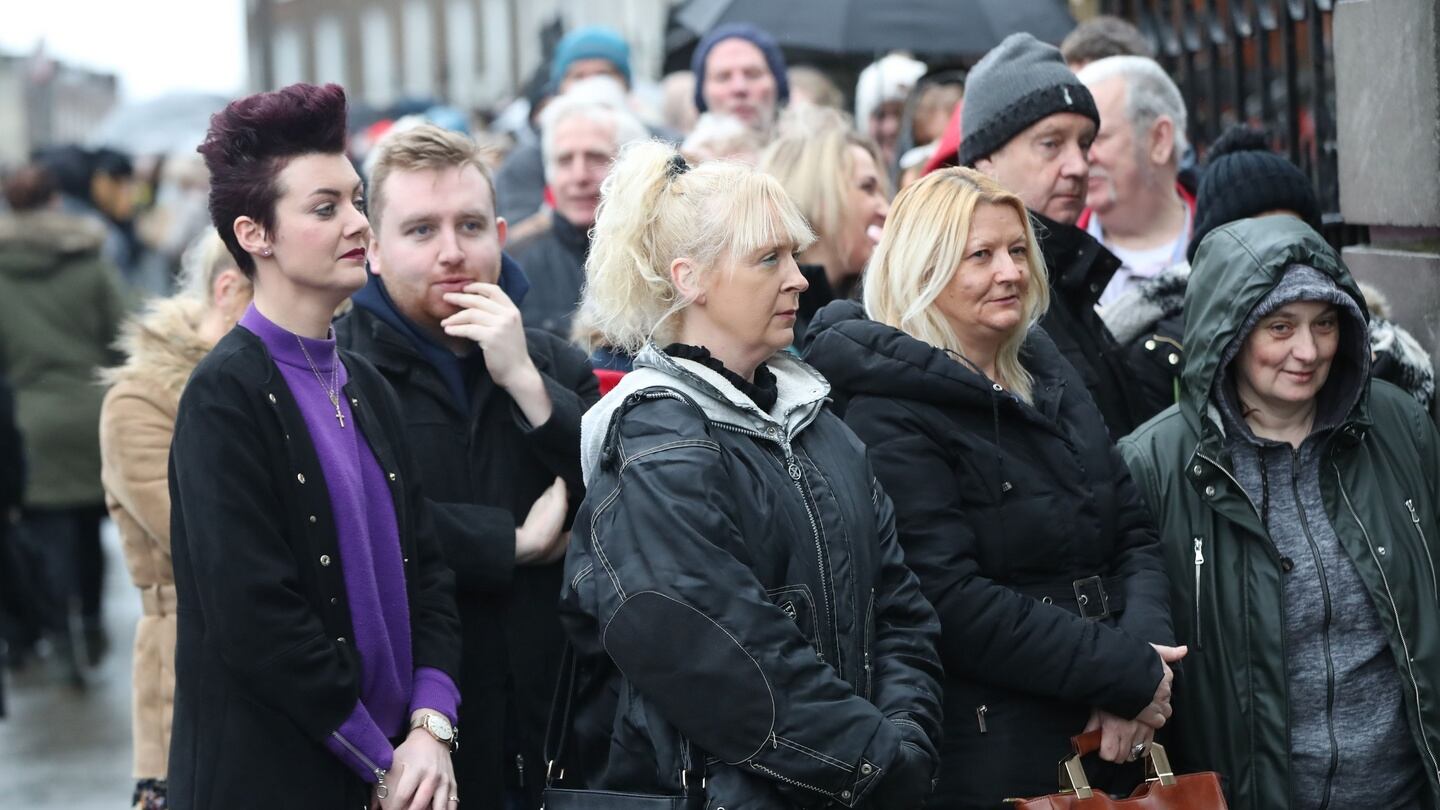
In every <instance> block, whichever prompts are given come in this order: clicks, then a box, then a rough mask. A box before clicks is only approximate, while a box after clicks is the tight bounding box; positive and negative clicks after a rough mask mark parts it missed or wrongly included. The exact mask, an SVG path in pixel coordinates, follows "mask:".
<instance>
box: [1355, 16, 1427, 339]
mask: <svg viewBox="0 0 1440 810" xmlns="http://www.w3.org/2000/svg"><path fill="white" fill-rule="evenodd" d="M1334 25H1335V37H1334V42H1335V46H1334V47H1335V62H1334V64H1335V95H1336V113H1337V123H1338V137H1339V144H1338V147H1339V164H1340V211H1341V213H1342V214H1343V215H1344V217H1345V221H1346V222H1351V223H1355V224H1361V225H1369V226H1370V243H1369V244H1366V245H1357V246H1354V247H1349V248H1346V249H1345V251H1344V255H1345V261H1346V263H1347V264H1348V265H1349V266H1350V269H1351V270H1352V271H1353V272H1354V273H1355V275H1356V277H1357V278H1359V279H1360V280H1362V281H1365V282H1368V283H1370V284H1372V285H1374V286H1375V287H1377V288H1378V289H1380V290H1381V291H1382V292H1383V293H1385V295H1386V297H1387V298H1388V299H1389V301H1390V304H1391V307H1392V311H1393V316H1394V318H1395V319H1396V320H1397V321H1398V322H1399V323H1401V324H1402V325H1403V326H1405V327H1406V328H1407V329H1409V330H1410V331H1411V332H1412V333H1413V334H1414V335H1415V337H1416V338H1418V339H1419V340H1420V342H1421V343H1423V344H1425V347H1426V348H1427V349H1429V350H1430V354H1431V358H1432V359H1434V358H1436V357H1440V7H1437V4H1436V2H1435V0H1345V2H1341V3H1339V4H1337V5H1336V7H1335V17H1334Z"/></svg>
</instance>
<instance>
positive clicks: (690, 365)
mask: <svg viewBox="0 0 1440 810" xmlns="http://www.w3.org/2000/svg"><path fill="white" fill-rule="evenodd" d="M765 364H766V365H767V366H769V368H770V371H771V373H773V374H774V375H775V384H776V385H775V388H776V392H777V395H778V397H777V399H776V402H775V407H774V408H772V409H770V411H769V412H768V413H767V412H765V411H762V410H760V408H759V407H758V406H756V405H755V402H754V401H753V400H751V399H750V398H749V397H747V396H745V395H744V394H742V393H740V391H739V389H737V388H736V387H735V386H734V385H731V384H730V383H729V382H728V381H727V380H726V379H725V378H724V377H723V376H721V375H720V374H719V373H718V372H716V371H714V370H712V369H709V368H706V367H705V366H704V365H703V364H701V363H697V362H695V361H693V360H686V359H684V358H679V357H671V356H669V355H667V354H665V353H664V352H663V351H661V350H660V347H658V346H656V345H655V344H653V343H651V344H648V345H646V346H645V348H643V349H641V350H640V353H639V354H637V355H636V356H635V370H634V371H632V372H630V373H629V374H626V375H625V376H624V377H623V378H622V379H621V380H620V383H619V384H618V385H616V386H615V388H614V389H613V390H611V392H610V393H608V394H606V395H605V397H604V398H603V399H601V400H600V401H599V402H598V403H596V405H595V407H593V408H591V409H590V410H589V411H586V413H585V416H584V418H583V419H582V420H581V424H580V464H581V467H580V468H581V470H582V471H583V472H584V474H585V481H586V483H587V484H588V483H589V481H590V476H591V473H592V472H593V470H594V466H595V461H596V459H598V458H599V457H600V448H601V447H602V446H603V445H604V442H605V434H606V432H607V431H608V429H609V427H610V422H611V416H612V415H613V414H614V413H615V411H616V410H617V409H619V408H620V406H621V405H623V404H624V403H625V400H626V399H627V398H628V397H629V396H630V395H631V394H634V393H637V392H639V391H643V390H645V389H648V388H668V389H670V390H672V391H676V392H679V393H681V394H683V395H685V396H686V397H688V398H689V399H690V400H691V401H692V402H694V403H695V404H696V405H697V406H699V408H700V409H701V410H702V411H703V412H704V413H705V418H706V419H708V420H709V421H710V422H712V423H722V424H726V425H730V426H732V427H736V428H741V429H743V430H747V431H753V432H755V433H757V434H760V435H761V436H763V437H771V438H772V439H773V440H774V441H775V442H776V443H778V444H782V445H787V446H788V445H789V444H790V443H792V442H794V440H795V437H796V436H798V435H799V434H800V432H801V431H802V430H804V429H805V427H806V426H808V425H809V424H810V423H811V422H813V421H814V419H815V416H816V415H817V414H818V413H819V412H820V410H821V409H822V408H823V407H824V406H825V401H826V398H827V397H828V396H829V394H830V384H829V383H828V382H826V381H825V378H824V377H822V376H820V372H818V371H816V370H815V369H813V368H811V367H810V366H808V365H806V364H805V363H803V362H801V361H800V360H799V359H798V358H796V357H795V356H794V355H792V354H790V353H789V352H783V351H782V352H777V353H776V354H774V355H773V356H771V357H770V359H768V360H766V361H765ZM772 428H773V429H774V433H773V435H772V434H771V432H770V429H772Z"/></svg>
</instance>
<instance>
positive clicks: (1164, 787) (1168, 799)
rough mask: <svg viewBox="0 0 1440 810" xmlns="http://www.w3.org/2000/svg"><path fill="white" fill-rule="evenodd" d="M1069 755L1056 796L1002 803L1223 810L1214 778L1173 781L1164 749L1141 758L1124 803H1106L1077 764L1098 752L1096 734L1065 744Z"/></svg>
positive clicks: (1036, 807) (1072, 808)
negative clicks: (1141, 779) (1140, 774)
mask: <svg viewBox="0 0 1440 810" xmlns="http://www.w3.org/2000/svg"><path fill="white" fill-rule="evenodd" d="M1070 745H1071V746H1072V748H1073V749H1074V751H1075V753H1073V754H1071V755H1070V756H1068V757H1066V758H1065V759H1063V760H1061V762H1060V792H1059V793H1052V794H1050V795H1049V796H1040V797H1038V798H1035V799H1007V800H1006V801H1008V802H1009V803H1010V805H1011V807H1012V808H1015V810H1109V809H1110V808H1114V810H1227V807H1226V804H1225V794H1223V793H1221V792H1220V777H1219V776H1218V775H1216V773H1215V772H1214V771H1205V772H1202V773H1187V774H1183V775H1180V776H1176V775H1175V772H1174V771H1173V770H1172V769H1171V768H1170V757H1169V756H1168V755H1167V754H1166V753H1165V746H1163V745H1160V744H1159V743H1151V744H1150V747H1149V752H1148V753H1147V755H1146V757H1145V783H1144V784H1142V785H1140V786H1139V787H1137V788H1135V792H1134V793H1132V794H1130V798H1128V799H1112V798H1110V797H1109V796H1106V795H1105V793H1104V791H1097V790H1092V789H1091V788H1090V780H1089V779H1087V778H1085V769H1084V768H1082V767H1081V766H1080V758H1081V757H1083V756H1085V755H1086V754H1093V753H1095V752H1096V751H1099V750H1100V731H1099V730H1098V729H1097V730H1095V731H1090V732H1087V733H1085V734H1081V735H1080V736H1078V737H1071V738H1070Z"/></svg>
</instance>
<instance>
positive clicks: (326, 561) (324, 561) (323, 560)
mask: <svg viewBox="0 0 1440 810" xmlns="http://www.w3.org/2000/svg"><path fill="white" fill-rule="evenodd" d="M320 564H321V565H323V566H326V567H328V566H329V565H330V555H329V554H321V555H320Z"/></svg>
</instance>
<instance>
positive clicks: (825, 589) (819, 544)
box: [711, 422, 840, 668]
mask: <svg viewBox="0 0 1440 810" xmlns="http://www.w3.org/2000/svg"><path fill="white" fill-rule="evenodd" d="M711 424H713V425H715V426H716V427H720V428H724V429H725V430H729V431H732V432H735V433H739V434H742V435H745V436H750V437H752V438H755V439H760V440H768V441H772V442H778V443H779V444H780V449H781V451H783V452H784V453H785V471H786V473H787V474H788V475H789V476H790V482H791V483H792V484H794V485H795V490H796V491H797V492H799V493H800V503H801V504H803V505H804V507H805V516H806V517H808V518H809V519H810V534H811V536H812V537H814V539H815V558H816V561H817V564H818V566H819V569H820V570H819V574H820V595H821V597H823V598H822V600H821V601H822V602H823V603H824V605H825V619H826V620H827V621H828V622H829V623H830V628H831V630H832V631H836V647H835V649H836V653H837V655H838V653H839V649H840V647H839V633H838V630H837V629H836V627H835V607H834V603H833V599H834V597H833V595H832V594H831V587H832V585H831V580H830V558H829V555H827V554H826V553H825V542H824V541H823V540H822V538H821V536H820V524H819V522H818V521H817V520H816V519H815V510H814V509H812V508H811V507H810V493H809V492H808V491H806V489H805V484H804V483H803V482H804V478H805V472H804V470H802V469H801V468H800V462H799V461H797V460H796V458H795V454H794V452H792V451H791V449H790V442H789V440H788V439H778V438H776V437H774V436H767V435H765V434H764V433H761V432H760V431H758V430H750V429H749V428H743V427H740V426H739V425H732V424H729V423H727V422H712V423H711ZM823 638H824V634H823V633H821V632H820V630H819V628H816V632H815V643H816V647H817V649H816V650H815V657H816V658H818V659H819V660H820V661H821V662H822V663H823V662H824V661H825V650H824V647H825V644H824V642H823V641H822V639H823ZM836 666H837V668H838V666H839V661H838V660H837V662H836Z"/></svg>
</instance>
